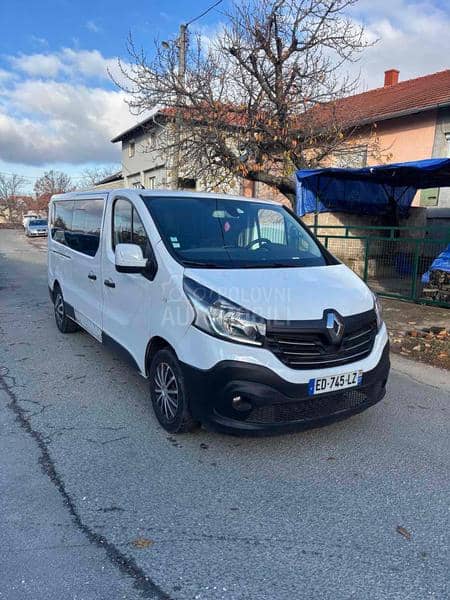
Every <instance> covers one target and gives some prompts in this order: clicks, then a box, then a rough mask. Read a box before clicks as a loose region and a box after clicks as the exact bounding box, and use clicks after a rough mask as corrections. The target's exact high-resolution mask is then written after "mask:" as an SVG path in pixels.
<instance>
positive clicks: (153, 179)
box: [145, 175, 156, 190]
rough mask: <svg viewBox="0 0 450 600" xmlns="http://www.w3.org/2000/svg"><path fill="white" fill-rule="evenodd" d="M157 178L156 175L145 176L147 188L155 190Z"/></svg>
mask: <svg viewBox="0 0 450 600" xmlns="http://www.w3.org/2000/svg"><path fill="white" fill-rule="evenodd" d="M155 183H156V177H155V176H154V175H146V176H145V187H146V188H147V189H148V190H154V189H155V187H156V185H155Z"/></svg>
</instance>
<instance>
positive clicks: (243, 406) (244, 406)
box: [231, 396, 252, 412]
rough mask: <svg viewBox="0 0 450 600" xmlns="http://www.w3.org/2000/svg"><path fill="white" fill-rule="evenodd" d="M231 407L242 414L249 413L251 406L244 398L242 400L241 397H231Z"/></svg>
mask: <svg viewBox="0 0 450 600" xmlns="http://www.w3.org/2000/svg"><path fill="white" fill-rule="evenodd" d="M231 405H232V407H233V408H234V410H239V411H242V412H245V411H249V410H251V409H252V405H251V404H250V402H247V401H246V400H245V398H242V396H233V398H232V399H231Z"/></svg>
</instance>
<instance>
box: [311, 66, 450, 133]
mask: <svg viewBox="0 0 450 600" xmlns="http://www.w3.org/2000/svg"><path fill="white" fill-rule="evenodd" d="M448 104H450V70H449V69H447V70H446V71H440V72H439V73H432V74H431V75H425V76H424V77H417V78H416V79H408V80H407V81H401V82H400V83H397V84H394V85H391V86H388V87H380V88H376V89H374V90H369V91H368V92H363V93H361V94H355V95H354V96H348V97H347V98H343V99H342V100H338V101H336V102H334V103H332V105H333V108H334V110H335V111H336V115H337V116H338V118H340V119H342V120H343V121H344V122H346V123H347V124H348V125H358V124H362V123H373V122H376V121H381V120H384V119H388V118H393V117H395V116H401V115H402V114H411V113H414V112H420V111H423V110H426V109H431V108H436V107H438V106H442V105H448ZM325 106H326V105H325ZM325 106H324V107H322V108H325Z"/></svg>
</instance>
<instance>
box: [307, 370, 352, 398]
mask: <svg viewBox="0 0 450 600" xmlns="http://www.w3.org/2000/svg"><path fill="white" fill-rule="evenodd" d="M362 378H363V372H362V371H350V372H349V373H340V374H339V375H328V377H316V378H315V379H310V380H309V383H308V395H309V396H315V395H316V394H326V393H327V392H336V391H338V390H344V389H346V388H351V387H356V386H358V385H361V383H362Z"/></svg>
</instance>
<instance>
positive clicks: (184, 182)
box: [178, 177, 197, 190]
mask: <svg viewBox="0 0 450 600" xmlns="http://www.w3.org/2000/svg"><path fill="white" fill-rule="evenodd" d="M196 187H197V180H196V179H191V178H189V177H178V189H180V190H195V188H196Z"/></svg>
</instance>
